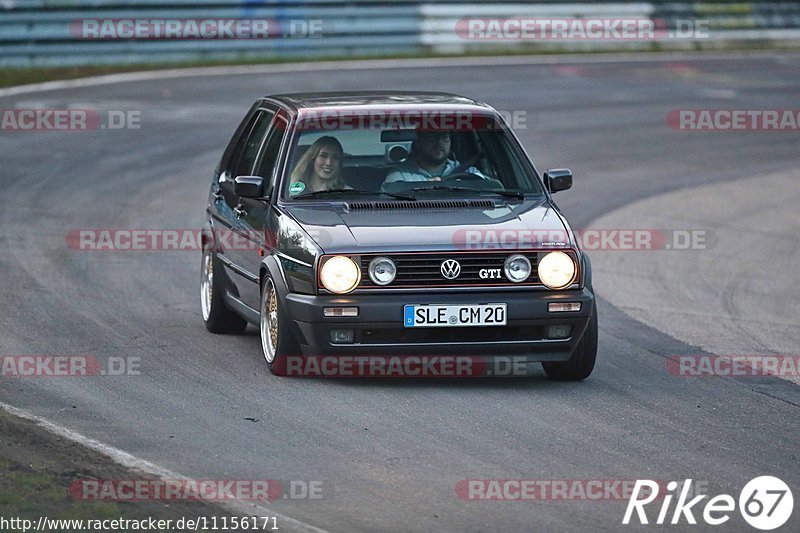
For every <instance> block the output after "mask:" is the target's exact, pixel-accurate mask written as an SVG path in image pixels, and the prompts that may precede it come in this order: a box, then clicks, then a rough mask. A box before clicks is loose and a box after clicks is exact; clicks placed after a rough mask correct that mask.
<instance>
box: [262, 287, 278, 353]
mask: <svg viewBox="0 0 800 533" xmlns="http://www.w3.org/2000/svg"><path fill="white" fill-rule="evenodd" d="M260 329H261V346H262V348H263V350H264V357H265V358H266V360H267V362H268V363H272V362H273V361H274V360H275V356H276V354H277V347H278V292H277V291H276V290H275V284H274V283H273V282H272V279H270V278H267V284H266V286H265V287H264V297H263V302H262V303H261V328H260Z"/></svg>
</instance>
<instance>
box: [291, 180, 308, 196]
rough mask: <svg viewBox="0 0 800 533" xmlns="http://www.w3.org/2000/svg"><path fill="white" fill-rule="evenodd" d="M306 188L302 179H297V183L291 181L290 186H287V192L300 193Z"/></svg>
mask: <svg viewBox="0 0 800 533" xmlns="http://www.w3.org/2000/svg"><path fill="white" fill-rule="evenodd" d="M305 189H306V184H305V183H303V182H302V181H298V182H297V183H292V186H291V187H289V194H300V193H301V192H303V191H304V190H305Z"/></svg>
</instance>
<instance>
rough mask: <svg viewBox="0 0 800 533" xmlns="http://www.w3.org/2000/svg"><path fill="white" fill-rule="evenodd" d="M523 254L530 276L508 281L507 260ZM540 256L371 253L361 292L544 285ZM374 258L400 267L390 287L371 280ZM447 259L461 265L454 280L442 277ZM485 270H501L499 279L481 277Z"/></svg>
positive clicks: (364, 267)
mask: <svg viewBox="0 0 800 533" xmlns="http://www.w3.org/2000/svg"><path fill="white" fill-rule="evenodd" d="M516 253H521V254H522V255H524V256H525V257H527V258H528V260H529V261H530V262H531V268H532V272H531V275H530V277H529V278H528V279H527V280H525V281H524V282H522V283H513V282H511V281H509V280H508V279H507V278H506V277H505V274H504V273H503V266H504V264H505V260H506V259H507V258H508V257H509V256H510V255H514V254H516ZM538 256H539V253H537V252H535V251H525V252H513V251H504V252H472V253H463V252H462V253H458V252H456V253H413V254H370V255H362V256H361V283H360V284H359V286H358V288H359V289H401V288H405V289H407V288H419V287H472V286H475V287H509V286H514V287H518V286H530V285H541V283H540V282H539V277H538V275H537V272H536V267H537V265H538ZM375 257H388V258H390V259H391V260H392V261H394V263H395V265H396V266H397V277H396V278H395V280H394V281H393V282H392V283H390V284H389V285H384V286H382V285H376V284H375V283H373V282H372V280H371V279H370V278H369V270H368V269H369V262H370V261H371V260H372V259H374V258H375ZM447 259H455V260H457V261H458V262H459V264H460V265H461V273H460V274H459V275H458V277H456V278H455V279H447V278H445V277H444V276H443V275H442V272H441V265H442V262H443V261H445V260H447ZM483 269H499V270H500V277H499V278H494V279H491V278H482V277H481V276H480V271H481V270H483Z"/></svg>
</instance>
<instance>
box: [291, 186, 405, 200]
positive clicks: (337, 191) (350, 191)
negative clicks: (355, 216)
mask: <svg viewBox="0 0 800 533" xmlns="http://www.w3.org/2000/svg"><path fill="white" fill-rule="evenodd" d="M345 193H347V194H370V195H373V194H378V195H383V196H389V197H391V198H397V199H398V200H406V201H408V202H413V201H416V198H415V197H413V196H410V195H405V194H395V193H391V192H384V191H363V190H359V189H326V190H323V191H314V192H308V193H306V194H300V195H298V196H295V197H294V199H295V200H296V199H298V198H308V197H310V196H324V195H326V194H345Z"/></svg>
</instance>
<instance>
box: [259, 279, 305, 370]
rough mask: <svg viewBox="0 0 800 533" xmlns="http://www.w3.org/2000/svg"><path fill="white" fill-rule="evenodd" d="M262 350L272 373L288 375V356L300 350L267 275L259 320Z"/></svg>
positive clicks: (262, 291) (262, 293)
mask: <svg viewBox="0 0 800 533" xmlns="http://www.w3.org/2000/svg"><path fill="white" fill-rule="evenodd" d="M259 331H260V333H261V349H262V351H263V352H264V359H266V361H267V366H268V367H269V370H270V372H272V373H273V374H275V375H277V376H285V375H286V356H287V355H297V354H298V353H299V350H298V348H297V346H296V343H295V342H294V339H292V337H291V332H290V330H289V323H288V321H287V316H286V312H285V311H284V306H283V304H282V302H281V301H280V294H279V293H278V289H277V288H276V287H275V282H273V281H272V277H270V276H269V275H267V276H266V277H265V278H264V283H263V285H262V289H261V317H260V320H259Z"/></svg>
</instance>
